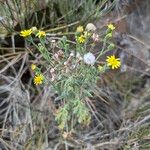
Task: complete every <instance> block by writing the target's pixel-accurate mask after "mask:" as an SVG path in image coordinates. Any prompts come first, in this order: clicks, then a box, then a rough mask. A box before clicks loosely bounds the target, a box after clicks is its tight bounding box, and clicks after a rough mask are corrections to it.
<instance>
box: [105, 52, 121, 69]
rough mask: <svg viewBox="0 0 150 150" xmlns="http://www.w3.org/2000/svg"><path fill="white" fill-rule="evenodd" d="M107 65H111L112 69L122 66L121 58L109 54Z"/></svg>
mask: <svg viewBox="0 0 150 150" xmlns="http://www.w3.org/2000/svg"><path fill="white" fill-rule="evenodd" d="M106 61H107V65H108V66H110V67H111V68H112V69H117V68H119V67H120V66H121V62H120V59H119V58H115V56H114V55H112V56H107V59H106Z"/></svg>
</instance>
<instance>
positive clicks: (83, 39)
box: [77, 35, 85, 43]
mask: <svg viewBox="0 0 150 150" xmlns="http://www.w3.org/2000/svg"><path fill="white" fill-rule="evenodd" d="M77 40H78V42H79V43H84V42H85V36H84V35H81V36H79V37H78V38H77Z"/></svg>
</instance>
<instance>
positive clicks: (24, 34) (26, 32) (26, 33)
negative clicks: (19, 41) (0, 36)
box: [20, 29, 32, 38]
mask: <svg viewBox="0 0 150 150" xmlns="http://www.w3.org/2000/svg"><path fill="white" fill-rule="evenodd" d="M31 34H32V29H28V30H23V31H21V32H20V36H22V37H24V38H25V37H28V36H30V35H31Z"/></svg>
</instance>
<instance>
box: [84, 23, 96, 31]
mask: <svg viewBox="0 0 150 150" xmlns="http://www.w3.org/2000/svg"><path fill="white" fill-rule="evenodd" d="M86 30H87V31H95V30H96V27H95V25H94V24H93V23H88V24H87V26H86Z"/></svg>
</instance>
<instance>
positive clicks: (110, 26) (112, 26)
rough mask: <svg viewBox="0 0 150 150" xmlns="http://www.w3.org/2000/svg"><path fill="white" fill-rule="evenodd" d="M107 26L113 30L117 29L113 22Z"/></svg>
mask: <svg viewBox="0 0 150 150" xmlns="http://www.w3.org/2000/svg"><path fill="white" fill-rule="evenodd" d="M107 27H108V29H110V30H112V31H113V30H115V26H114V25H113V24H111V23H110V24H108V25H107Z"/></svg>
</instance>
